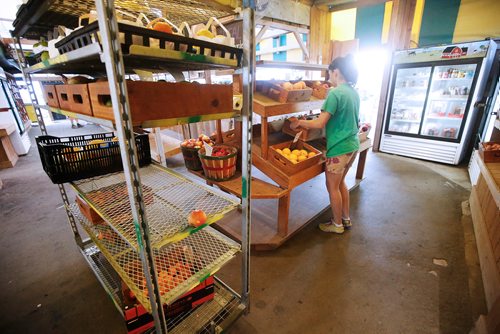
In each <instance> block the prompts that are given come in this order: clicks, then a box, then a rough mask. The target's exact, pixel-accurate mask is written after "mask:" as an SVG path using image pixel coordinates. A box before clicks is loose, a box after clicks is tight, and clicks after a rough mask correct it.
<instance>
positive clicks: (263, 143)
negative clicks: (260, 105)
mask: <svg viewBox="0 0 500 334" xmlns="http://www.w3.org/2000/svg"><path fill="white" fill-rule="evenodd" d="M261 120H262V123H261V129H260V131H261V133H260V147H261V152H262V157H263V158H264V159H267V153H268V150H269V142H268V135H269V124H268V123H267V117H262V118H261Z"/></svg>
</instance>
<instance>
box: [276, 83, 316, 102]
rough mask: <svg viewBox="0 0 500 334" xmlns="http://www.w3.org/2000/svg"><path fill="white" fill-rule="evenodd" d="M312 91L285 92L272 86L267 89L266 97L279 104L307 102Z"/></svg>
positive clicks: (279, 87) (277, 86)
mask: <svg viewBox="0 0 500 334" xmlns="http://www.w3.org/2000/svg"><path fill="white" fill-rule="evenodd" d="M312 92H313V90H312V89H311V88H309V87H307V88H306V89H296V90H286V89H284V88H283V87H281V86H280V85H278V84H272V85H270V87H269V91H268V92H267V96H269V97H270V98H272V99H273V100H275V101H278V102H280V103H287V102H300V101H309V99H310V98H311V95H312Z"/></svg>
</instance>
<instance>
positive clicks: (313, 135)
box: [281, 119, 325, 141]
mask: <svg viewBox="0 0 500 334" xmlns="http://www.w3.org/2000/svg"><path fill="white" fill-rule="evenodd" d="M290 124H291V122H290V121H289V120H288V119H286V120H285V122H284V123H283V128H282V129H281V131H283V132H284V133H286V134H287V135H290V136H293V137H295V135H296V134H297V133H299V132H300V131H302V134H301V135H300V137H299V139H300V140H302V141H311V140H316V139H319V138H322V137H324V136H325V133H324V131H325V130H324V128H323V129H299V130H292V128H291V127H290Z"/></svg>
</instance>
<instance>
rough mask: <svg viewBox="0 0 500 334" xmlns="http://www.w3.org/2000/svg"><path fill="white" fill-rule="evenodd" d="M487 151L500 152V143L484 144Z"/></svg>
mask: <svg viewBox="0 0 500 334" xmlns="http://www.w3.org/2000/svg"><path fill="white" fill-rule="evenodd" d="M482 144H483V147H484V150H485V151H498V150H500V143H495V142H489V143H482Z"/></svg>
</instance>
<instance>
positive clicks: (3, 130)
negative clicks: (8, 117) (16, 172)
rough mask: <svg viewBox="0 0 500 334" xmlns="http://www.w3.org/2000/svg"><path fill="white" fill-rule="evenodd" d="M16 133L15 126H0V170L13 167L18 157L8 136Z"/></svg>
mask: <svg viewBox="0 0 500 334" xmlns="http://www.w3.org/2000/svg"><path fill="white" fill-rule="evenodd" d="M14 131H16V125H15V124H13V123H12V124H0V142H1V144H0V169H3V168H10V167H14V165H15V164H16V162H17V159H18V156H17V153H16V151H15V150H14V147H13V146H12V143H11V142H10V138H9V135H10V134H11V133H13V132H14Z"/></svg>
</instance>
